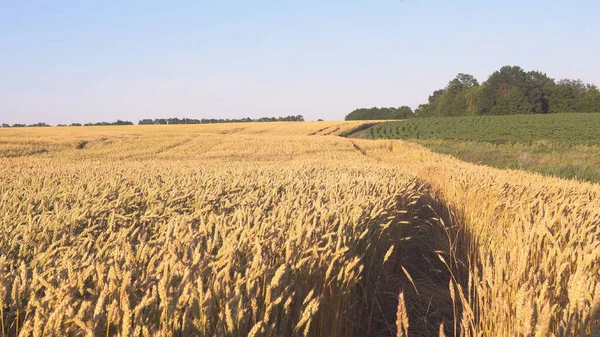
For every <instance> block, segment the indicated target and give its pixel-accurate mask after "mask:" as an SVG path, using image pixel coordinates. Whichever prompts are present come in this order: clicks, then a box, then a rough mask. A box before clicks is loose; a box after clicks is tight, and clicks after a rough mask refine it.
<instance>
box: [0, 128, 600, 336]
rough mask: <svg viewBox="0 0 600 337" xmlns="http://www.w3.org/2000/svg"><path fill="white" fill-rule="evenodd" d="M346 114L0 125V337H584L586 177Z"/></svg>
mask: <svg viewBox="0 0 600 337" xmlns="http://www.w3.org/2000/svg"><path fill="white" fill-rule="evenodd" d="M361 123H362V122H306V123H249V124H213V125H189V126H186V125H180V126H177V125H176V126H123V127H63V128H58V127H55V128H26V129H0V212H1V213H0V214H2V216H1V217H0V331H1V333H0V335H1V336H36V337H37V336H438V335H439V336H554V335H556V336H600V185H595V184H589V183H580V182H575V181H567V180H561V179H556V178H552V177H544V176H541V175H536V174H531V173H524V172H520V171H503V170H497V169H493V168H488V167H484V166H476V165H473V164H468V163H464V162H461V161H458V160H456V159H453V158H451V157H448V156H444V155H438V154H434V153H432V152H430V151H428V150H426V149H424V148H422V147H420V146H418V145H415V144H410V143H405V142H402V141H383V140H380V141H370V140H354V139H348V138H343V137H339V136H338V135H340V134H347V133H351V132H352V130H354V129H356V128H359V127H360V125H361Z"/></svg>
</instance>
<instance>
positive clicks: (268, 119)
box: [138, 115, 304, 125]
mask: <svg viewBox="0 0 600 337" xmlns="http://www.w3.org/2000/svg"><path fill="white" fill-rule="evenodd" d="M253 122H257V123H262V122H304V116H302V115H295V116H286V117H261V118H256V119H252V118H250V117H248V118H239V119H222V118H219V119H215V118H202V119H192V118H156V119H142V120H140V121H139V122H138V124H139V125H150V124H218V123H253Z"/></svg>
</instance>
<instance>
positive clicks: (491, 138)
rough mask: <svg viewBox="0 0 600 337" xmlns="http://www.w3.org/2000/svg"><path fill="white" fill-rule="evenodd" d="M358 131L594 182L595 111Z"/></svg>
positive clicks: (598, 122) (598, 132)
mask: <svg viewBox="0 0 600 337" xmlns="http://www.w3.org/2000/svg"><path fill="white" fill-rule="evenodd" d="M360 136H361V137H362V138H368V139H405V140H409V141H414V142H417V143H419V144H421V145H424V146H426V147H428V148H429V149H431V150H433V151H435V152H438V153H444V154H449V155H452V156H455V157H457V158H459V159H462V160H465V161H468V162H473V163H478V164H484V165H489V166H494V167H498V168H508V169H522V170H528V171H533V172H538V173H542V174H546V175H552V176H557V177H562V178H568V179H578V180H586V181H591V182H600V114H550V115H510V116H485V117H483V116H467V117H440V118H422V119H411V120H406V121H399V122H385V123H379V124H377V125H375V126H373V127H371V128H369V129H367V130H365V131H363V133H362V134H361V135H360Z"/></svg>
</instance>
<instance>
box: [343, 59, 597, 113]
mask: <svg viewBox="0 0 600 337" xmlns="http://www.w3.org/2000/svg"><path fill="white" fill-rule="evenodd" d="M568 112H600V90H598V87H596V86H595V85H592V84H586V83H583V82H582V81H581V80H569V79H564V80H559V81H555V80H554V79H552V78H550V77H548V76H547V75H546V74H545V73H542V72H539V71H529V72H526V71H525V70H523V69H521V67H517V66H505V67H502V68H500V69H499V70H498V71H495V72H494V73H493V74H491V75H490V76H489V77H488V79H487V81H485V82H483V83H481V84H480V83H479V82H478V81H477V79H476V78H475V77H474V76H472V75H469V74H462V73H461V74H458V75H457V76H456V78H454V79H453V80H451V81H450V82H449V83H448V85H447V86H446V87H445V88H443V89H439V90H436V91H434V92H433V93H432V94H431V95H430V96H429V98H428V100H427V103H425V104H421V105H419V107H418V108H417V109H416V110H415V111H414V113H412V111H411V109H410V108H409V107H407V106H403V107H401V108H397V109H396V108H370V109H356V110H354V111H352V112H351V113H350V114H348V115H347V116H346V120H376V119H406V118H410V117H446V116H468V115H514V114H546V113H568Z"/></svg>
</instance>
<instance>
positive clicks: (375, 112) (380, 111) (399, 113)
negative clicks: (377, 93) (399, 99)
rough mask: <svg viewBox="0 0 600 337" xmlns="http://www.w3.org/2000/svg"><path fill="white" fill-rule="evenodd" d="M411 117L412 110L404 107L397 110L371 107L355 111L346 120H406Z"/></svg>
mask: <svg viewBox="0 0 600 337" xmlns="http://www.w3.org/2000/svg"><path fill="white" fill-rule="evenodd" d="M412 115H413V111H412V108H411V107H409V106H406V105H404V106H401V107H399V108H392V107H390V108H377V107H373V108H362V109H356V110H354V111H352V112H351V113H349V114H348V115H347V116H346V120H347V121H351V120H378V119H406V118H409V117H411V116H412Z"/></svg>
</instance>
